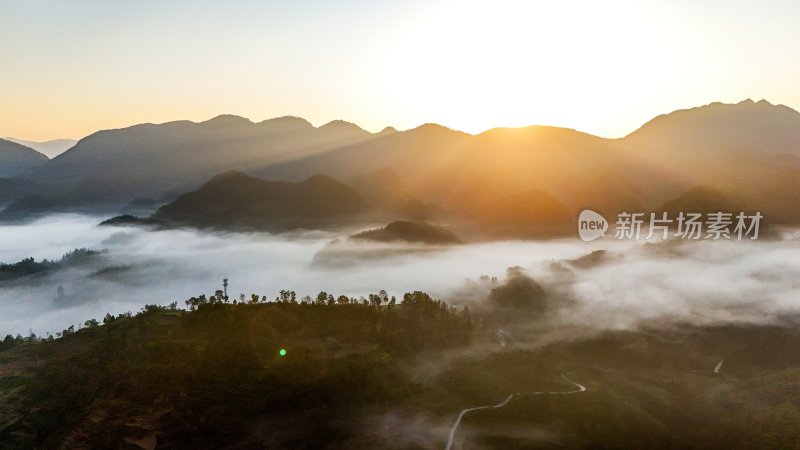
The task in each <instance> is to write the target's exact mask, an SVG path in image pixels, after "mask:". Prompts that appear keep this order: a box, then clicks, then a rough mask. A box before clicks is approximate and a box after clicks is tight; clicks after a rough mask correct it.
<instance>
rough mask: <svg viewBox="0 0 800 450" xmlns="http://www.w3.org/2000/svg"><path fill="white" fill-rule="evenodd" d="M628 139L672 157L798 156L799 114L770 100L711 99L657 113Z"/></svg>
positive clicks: (628, 143)
mask: <svg viewBox="0 0 800 450" xmlns="http://www.w3.org/2000/svg"><path fill="white" fill-rule="evenodd" d="M624 141H625V143H626V145H634V146H641V147H645V148H647V149H650V150H662V151H667V152H669V153H670V155H669V156H670V157H675V156H690V155H691V156H693V157H702V156H704V155H708V156H711V157H717V156H724V155H730V154H731V153H735V152H758V153H761V154H762V155H763V154H775V153H788V154H792V155H795V156H800V113H799V112H797V111H795V110H793V109H792V108H789V107H787V106H783V105H773V104H771V103H770V102H768V101H766V100H760V101H758V102H754V101H752V100H749V99H748V100H744V101H742V102H739V103H737V104H725V103H711V104H709V105H705V106H700V107H696V108H691V109H682V110H678V111H674V112H671V113H669V114H664V115H661V116H658V117H656V118H654V119H652V120H650V121H649V122H647V123H646V124H644V125H643V126H642V127H640V128H639V129H638V130H636V131H634V132H633V133H631V134H629V135H628V136H626V137H625V138H624ZM698 150H702V152H703V154H704V155H699V154H698ZM664 156H667V155H664Z"/></svg>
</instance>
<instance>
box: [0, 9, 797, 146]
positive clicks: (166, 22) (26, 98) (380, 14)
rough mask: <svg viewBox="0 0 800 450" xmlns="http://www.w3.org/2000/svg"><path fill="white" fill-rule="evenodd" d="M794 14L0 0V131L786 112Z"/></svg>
mask: <svg viewBox="0 0 800 450" xmlns="http://www.w3.org/2000/svg"><path fill="white" fill-rule="evenodd" d="M798 18H800V2H797V1H794V0H791V1H789V0H768V1H759V2H754V1H742V0H725V1H722V0H708V1H694V0H671V1H667V0H639V1H634V0H607V1H602V2H600V1H596V0H585V1H575V0H565V1H555V0H552V1H538V0H527V1H524V0H523V1H510V0H493V1H482V2H478V1H456V0H405V1H403V2H385V1H376V0H371V1H368V0H349V1H339V2H325V1H309V0H294V1H290V2H274V1H256V0H229V1H219V0H216V1H207V0H194V1H189V0H173V1H157V0H139V1H135V2H134V1H127V2H121V1H111V2H110V1H102V0H73V1H63V0H8V1H5V2H3V5H2V15H0V61H2V67H1V68H0V136H13V137H16V138H19V139H30V140H46V139H54V138H65V137H66V138H79V137H82V136H85V135H88V134H90V133H92V132H94V131H97V130H99V129H108V128H119V127H123V126H128V125H133V124H136V123H142V122H156V123H158V122H166V121H170V120H178V119H190V120H196V121H199V120H205V119H208V118H211V117H213V116H216V115H219V114H223V113H230V114H236V115H241V116H244V117H248V118H250V119H252V120H254V121H260V120H263V119H267V118H271V117H276V116H283V115H296V116H301V117H304V118H306V119H308V120H310V121H311V122H312V123H314V124H315V125H320V124H323V123H326V122H328V121H330V120H334V119H344V120H348V121H351V122H355V123H357V124H359V125H361V126H362V127H363V128H366V129H368V130H371V131H377V130H380V129H382V128H383V127H385V126H388V125H392V126H395V127H396V128H399V129H406V128H412V127H415V126H417V125H420V124H422V123H426V122H436V123H440V124H442V125H445V126H449V127H452V128H456V129H460V130H464V131H468V132H473V133H474V132H481V131H484V130H486V129H489V128H493V127H496V126H523V125H532V124H544V125H556V126H565V127H569V128H576V129H579V130H581V131H586V132H589V133H593V134H597V135H600V136H606V137H618V136H623V135H625V134H627V133H629V132H631V131H633V130H634V129H636V128H637V127H638V126H640V125H641V124H643V123H644V122H646V121H647V120H649V119H651V118H652V117H654V116H656V115H658V114H662V113H667V112H670V111H672V110H675V109H680V108H686V107H691V106H697V105H702V104H706V103H710V102H713V101H723V102H738V101H740V100H743V99H745V98H753V99H755V100H758V99H761V98H766V99H767V100H769V101H771V102H773V103H782V104H786V105H788V106H790V107H793V108H795V109H798V107H800V83H798V82H797V80H800V58H798V55H800V27H798V26H797V23H798Z"/></svg>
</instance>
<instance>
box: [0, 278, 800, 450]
mask: <svg viewBox="0 0 800 450" xmlns="http://www.w3.org/2000/svg"><path fill="white" fill-rule="evenodd" d="M294 297H295V294H294V292H292V291H283V292H282V293H281V295H280V296H279V298H278V299H276V302H267V303H265V301H266V298H265V297H259V296H257V295H254V296H253V298H248V299H246V300H245V301H244V302H240V303H238V304H233V303H232V302H230V301H228V300H227V299H224V298H222V297H216V296H211V297H205V296H201V297H195V298H192V299H189V300H187V305H189V306H190V308H189V310H187V311H183V310H179V309H177V308H176V305H175V304H173V305H171V306H169V307H161V306H157V305H148V306H146V307H145V308H144V309H143V311H142V312H141V313H139V314H137V315H135V316H133V315H131V314H121V315H118V316H112V315H110V314H109V315H107V316H106V318H105V319H104V320H103V322H104V323H103V324H99V323H98V322H97V321H96V320H89V321H87V322H86V324H85V326H84V327H78V329H77V330H76V328H75V327H70V328H68V329H67V330H64V332H63V334H60V337H59V338H58V339H44V340H39V339H38V338H35V337H28V338H23V337H21V336H19V337H17V338H14V337H12V336H8V337H6V338H5V339H4V340H3V341H1V342H0V399H2V402H0V442H3V446H4V448H8V449H28V448H97V449H100V448H134V449H153V448H304V449H306V448H307V449H312V448H314V449H318V448H339V449H363V448H384V449H407V448H425V449H442V448H445V446H446V443H447V441H448V435H449V434H451V435H452V438H453V443H454V447H453V448H471V447H477V448H503V449H509V450H515V449H523V448H536V447H553V446H558V447H567V448H663V449H673V448H674V449H684V448H794V447H796V445H795V444H796V443H797V442H800V432H799V431H798V428H797V426H796V424H797V420H798V419H800V406H798V404H800V403H799V402H800V397H798V392H799V391H798V389H799V388H800V384H798V370H800V369H799V367H800V360H798V356H797V355H798V354H800V331H799V330H798V328H797V325H796V324H795V325H792V324H791V320H790V321H788V323H787V324H785V325H761V326H738V327H737V326H719V327H693V326H688V325H685V326H673V327H671V328H670V329H669V330H659V329H646V330H641V331H635V330H629V331H607V332H601V333H598V334H587V333H586V330H585V329H584V330H581V331H582V332H581V333H576V335H573V336H570V339H569V340H567V341H552V340H548V342H549V343H547V344H544V345H542V344H541V343H540V345H536V346H532V347H527V346H526V345H525V344H524V343H522V342H518V341H514V340H512V341H510V342H508V343H506V345H501V343H500V342H498V338H497V337H496V336H495V332H494V331H493V330H494V329H495V328H496V327H497V326H504V327H505V325H503V324H501V323H498V322H490V323H485V324H484V325H480V324H479V323H481V322H483V320H484V319H482V318H481V319H473V318H471V316H470V315H469V313H468V312H467V311H465V310H464V311H458V312H456V311H453V310H448V308H447V307H446V305H444V304H442V303H440V302H437V301H435V300H433V299H431V298H430V297H429V296H427V295H426V294H424V293H421V292H415V293H409V294H406V295H404V296H403V298H402V299H401V300H399V301H398V302H396V303H395V304H393V305H392V306H389V305H387V304H385V302H384V303H383V305H379V304H378V302H377V301H374V302H373V303H372V304H369V302H367V303H366V304H365V303H363V302H360V301H358V300H356V299H354V298H348V297H345V296H339V297H338V298H337V297H334V296H333V295H329V294H327V293H324V292H323V293H320V295H319V296H318V298H319V299H320V300H318V301H314V302H313V304H300V303H298V302H297V301H296V300H295V298H294ZM371 298H373V299H377V298H382V297H380V295H378V294H374V295H373V296H371ZM487 320H488V319H487ZM468 346H469V347H468ZM466 349H469V350H470V351H464V350H466ZM723 363H724V364H723ZM421 375H423V376H421ZM504 399H507V400H504ZM493 405H497V406H495V407H492V406H493ZM482 406H485V407H484V408H480V409H475V408H479V407H482ZM467 408H473V409H472V410H470V411H466V409H467ZM459 411H461V412H462V414H461V416H462V417H461V420H460V421H457V420H456V419H457V417H458V416H459ZM464 411H466V412H464ZM609 417H611V418H613V420H609ZM598 424H602V426H598ZM531 430H536V432H530V431H531ZM556 444H557V445H556Z"/></svg>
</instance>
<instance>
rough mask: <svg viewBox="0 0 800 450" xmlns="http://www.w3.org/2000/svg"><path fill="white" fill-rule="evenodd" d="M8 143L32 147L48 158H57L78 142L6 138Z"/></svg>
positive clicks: (73, 140)
mask: <svg viewBox="0 0 800 450" xmlns="http://www.w3.org/2000/svg"><path fill="white" fill-rule="evenodd" d="M5 139H6V140H7V141H11V142H16V143H17V144H22V145H24V146H26V147H30V148H32V149H34V150H36V151H37V152H39V153H41V154H43V155H45V156H47V157H48V158H55V157H56V156H58V155H60V154H62V153H64V152H65V151H67V150H68V149H69V148H71V147H72V146H73V145H75V144H76V143H77V142H78V141H77V140H75V139H53V140H50V141H42V142H38V141H26V140H24V139H15V138H11V137H7V138H5Z"/></svg>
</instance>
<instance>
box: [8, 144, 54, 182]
mask: <svg viewBox="0 0 800 450" xmlns="http://www.w3.org/2000/svg"><path fill="white" fill-rule="evenodd" d="M47 161H48V159H47V156H45V155H43V154H41V153H39V152H37V151H36V150H34V149H32V148H30V147H26V146H24V145H21V144H17V143H16V142H11V141H7V140H5V139H0V177H12V176H14V175H18V174H20V173H22V172H24V171H26V170H31V169H34V168H37V167H41V166H42V165H44V163H46V162H47Z"/></svg>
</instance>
